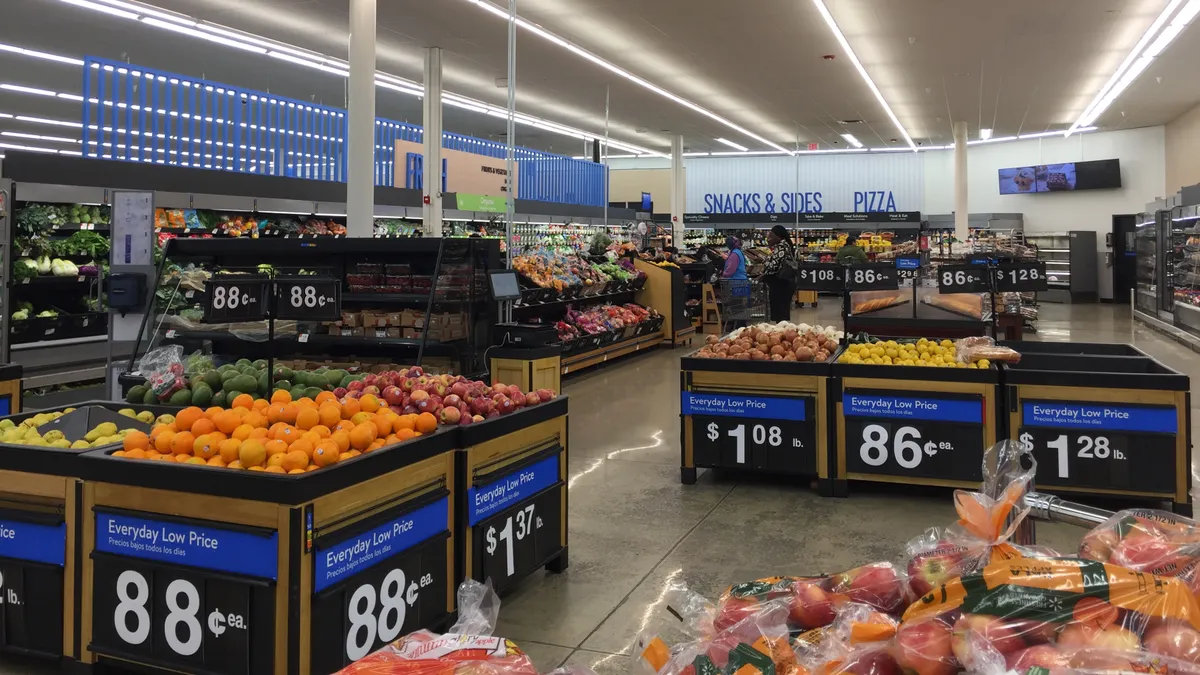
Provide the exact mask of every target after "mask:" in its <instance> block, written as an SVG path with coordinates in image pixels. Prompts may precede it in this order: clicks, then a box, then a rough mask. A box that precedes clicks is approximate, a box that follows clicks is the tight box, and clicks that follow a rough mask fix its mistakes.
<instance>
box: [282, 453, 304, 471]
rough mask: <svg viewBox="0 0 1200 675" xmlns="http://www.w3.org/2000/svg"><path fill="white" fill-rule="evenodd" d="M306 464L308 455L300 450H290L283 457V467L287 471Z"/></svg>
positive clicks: (301, 467)
mask: <svg viewBox="0 0 1200 675" xmlns="http://www.w3.org/2000/svg"><path fill="white" fill-rule="evenodd" d="M306 466H308V455H306V454H304V452H303V451H302V450H292V451H291V452H289V453H288V454H287V455H286V456H285V457H284V458H283V468H284V469H286V470H288V471H294V470H295V469H303V468H304V467H306Z"/></svg>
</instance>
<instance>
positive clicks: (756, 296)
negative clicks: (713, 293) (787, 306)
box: [717, 279, 767, 333]
mask: <svg viewBox="0 0 1200 675" xmlns="http://www.w3.org/2000/svg"><path fill="white" fill-rule="evenodd" d="M717 292H718V295H717V299H718V301H719V302H720V303H721V318H722V319H724V321H725V326H724V330H725V332H726V333H728V332H729V331H731V330H733V329H734V328H738V327H740V326H744V325H747V324H748V323H751V322H755V321H766V320H767V287H766V286H765V285H764V284H763V283H762V282H761V281H757V280H754V279H750V280H745V279H742V280H736V279H722V280H721V285H720V287H719V288H718V289H717Z"/></svg>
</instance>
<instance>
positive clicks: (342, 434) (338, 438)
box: [330, 429, 350, 452]
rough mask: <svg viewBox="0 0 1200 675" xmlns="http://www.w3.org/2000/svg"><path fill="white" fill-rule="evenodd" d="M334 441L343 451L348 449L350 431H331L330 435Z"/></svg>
mask: <svg viewBox="0 0 1200 675" xmlns="http://www.w3.org/2000/svg"><path fill="white" fill-rule="evenodd" d="M330 438H331V439H333V442H334V443H337V446H338V450H341V451H342V452H345V451H347V450H349V449H350V432H349V431H344V430H341V429H339V430H338V431H335V432H333V435H332V436H330Z"/></svg>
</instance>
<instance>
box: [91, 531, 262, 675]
mask: <svg viewBox="0 0 1200 675" xmlns="http://www.w3.org/2000/svg"><path fill="white" fill-rule="evenodd" d="M276 540H277V537H276V534H275V533H274V532H271V533H270V534H269V535H268V534H266V533H265V532H262V531H254V532H251V531H236V530H227V529H223V528H221V527H210V526H209V524H208V523H202V522H200V521H189V522H186V523H185V522H182V521H180V522H174V521H172V522H167V521H159V520H151V519H146V518H140V517H137V516H135V515H126V514H124V513H120V514H118V513H108V512H104V511H98V512H97V513H96V553H95V554H94V565H93V569H94V574H93V589H94V590H93V597H94V601H93V606H92V627H93V636H92V649H93V651H95V652H97V653H100V654H111V655H113V656H118V657H121V658H126V659H130V660H133V661H138V660H139V659H141V660H143V662H147V663H154V664H158V663H164V664H169V665H170V666H172V667H175V668H178V669H181V670H188V669H190V670H196V669H199V670H203V671H206V672H210V673H221V674H226V673H228V674H231V675H232V674H237V675H249V674H250V673H257V672H269V671H270V670H271V669H272V663H273V658H274V647H273V645H274V638H273V636H274V633H275V612H274V606H275V592H274V578H275V566H276V561H277V544H276ZM165 563H166V564H165ZM268 572H269V574H268Z"/></svg>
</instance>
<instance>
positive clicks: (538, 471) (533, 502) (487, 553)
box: [467, 452, 563, 590]
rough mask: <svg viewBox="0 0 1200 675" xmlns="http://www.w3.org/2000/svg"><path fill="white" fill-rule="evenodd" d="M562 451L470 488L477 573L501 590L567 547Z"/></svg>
mask: <svg viewBox="0 0 1200 675" xmlns="http://www.w3.org/2000/svg"><path fill="white" fill-rule="evenodd" d="M559 458H560V453H558V452H555V453H554V454H552V455H550V456H549V457H546V458H545V459H542V460H539V461H537V462H535V463H533V464H529V465H527V466H525V467H523V468H519V469H516V470H515V471H512V472H510V473H508V474H506V475H504V476H502V477H500V478H499V479H497V480H491V479H490V478H488V479H485V480H487V481H488V482H487V483H484V484H477V485H472V486H471V487H469V488H468V489H467V504H468V507H467V508H468V512H467V519H468V524H469V525H470V526H471V528H472V542H471V545H472V546H473V551H472V556H471V560H472V561H473V563H472V570H471V575H472V577H473V578H475V579H479V580H484V579H491V580H492V583H493V584H494V585H495V587H496V589H497V590H499V589H501V588H504V587H506V586H508V585H509V584H510V583H512V582H515V581H517V580H519V579H521V578H523V577H525V576H526V575H528V574H529V573H530V572H533V571H534V570H536V569H537V568H538V567H540V566H541V565H543V564H545V562H546V561H547V560H548V559H549V558H550V557H552V556H553V555H554V554H555V553H556V552H557V551H558V550H559V549H560V548H562V528H561V523H562V518H563V514H562V490H563V483H562V480H561V478H560V476H559Z"/></svg>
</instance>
